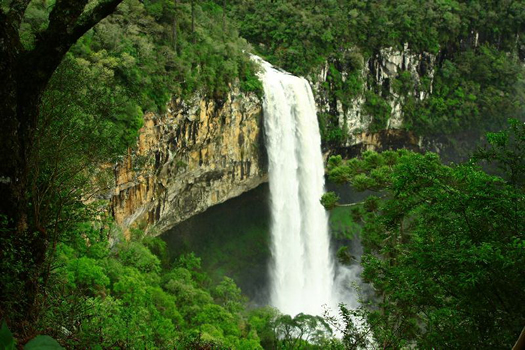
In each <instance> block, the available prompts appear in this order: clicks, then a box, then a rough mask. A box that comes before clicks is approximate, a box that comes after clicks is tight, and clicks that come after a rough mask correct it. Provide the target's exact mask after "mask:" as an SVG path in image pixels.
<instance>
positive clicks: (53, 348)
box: [24, 335, 64, 350]
mask: <svg viewBox="0 0 525 350" xmlns="http://www.w3.org/2000/svg"><path fill="white" fill-rule="evenodd" d="M59 349H64V348H63V347H61V346H60V344H58V342H57V341H56V340H55V339H53V338H51V337H50V336H49V335H38V336H36V337H35V338H33V339H32V340H31V341H29V343H27V344H26V346H25V347H24V350H59Z"/></svg>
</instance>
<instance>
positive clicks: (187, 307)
mask: <svg viewBox="0 0 525 350" xmlns="http://www.w3.org/2000/svg"><path fill="white" fill-rule="evenodd" d="M87 226H89V225H87V224H84V225H79V226H78V227H77V230H82V231H84V232H85V231H86V228H87ZM82 231H80V232H82ZM79 236H80V237H81V235H79V232H74V233H73V232H71V237H79ZM154 241H155V240H152V239H146V242H150V243H149V244H151V242H154ZM93 244H95V245H98V244H103V245H105V246H106V247H108V248H109V242H108V240H107V236H106V235H100V236H99V238H98V241H97V240H96V239H95V237H93V236H91V239H90V240H89V241H88V240H87V237H86V236H84V238H83V239H79V240H73V241H71V242H70V243H67V244H66V243H60V244H59V246H58V247H57V253H56V261H55V264H56V266H57V267H56V268H55V269H54V270H53V272H52V273H51V275H50V281H51V283H50V288H51V289H50V293H51V294H50V297H49V299H48V301H47V303H46V308H45V313H44V315H43V317H42V319H41V321H40V324H39V325H38V328H39V329H42V330H52V332H51V333H50V335H52V336H53V337H54V338H56V339H57V340H59V341H60V342H61V343H62V344H63V345H64V346H67V347H68V348H69V347H71V348H93V347H95V348H96V347H97V346H98V347H100V348H111V347H113V346H118V347H132V348H183V349H184V348H188V349H191V348H193V346H195V344H197V343H198V344H201V345H202V344H208V345H209V346H213V347H221V348H250V349H257V348H260V347H259V338H258V337H257V335H256V334H254V333H250V332H249V331H248V330H249V328H250V326H249V324H248V320H247V318H246V317H245V315H244V313H245V303H246V299H245V298H244V296H242V294H241V291H240V289H239V288H238V287H237V286H236V285H235V283H234V282H233V280H231V279H228V278H225V279H224V280H223V281H222V282H221V283H220V284H218V285H217V286H211V287H210V285H209V278H208V277H207V276H206V275H205V274H204V273H203V272H202V271H200V264H201V263H200V259H199V258H198V257H196V256H195V255H194V254H187V255H184V256H181V257H180V258H179V260H178V262H177V263H176V266H173V267H172V266H165V267H164V268H163V267H162V266H161V264H160V260H159V259H158V258H157V257H156V256H155V255H154V254H153V253H152V252H151V251H150V250H149V249H148V248H147V247H146V246H145V245H144V244H143V243H141V242H140V241H133V242H126V241H123V242H121V243H118V244H116V245H115V246H113V248H112V249H111V250H110V249H106V250H104V251H103V252H104V253H101V251H102V250H98V252H97V253H96V254H92V252H91V251H90V250H89V249H86V248H88V247H90V246H91V245H93ZM153 246H154V247H159V246H161V247H162V244H156V245H153ZM87 255H89V256H92V257H88V256H87ZM93 256H96V258H95V257H93ZM115 344H116V345H115Z"/></svg>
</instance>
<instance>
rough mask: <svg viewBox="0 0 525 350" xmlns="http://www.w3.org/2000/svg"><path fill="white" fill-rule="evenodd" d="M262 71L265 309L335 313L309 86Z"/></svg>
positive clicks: (321, 171)
mask: <svg viewBox="0 0 525 350" xmlns="http://www.w3.org/2000/svg"><path fill="white" fill-rule="evenodd" d="M254 59H256V60H257V61H258V62H259V63H260V64H261V66H262V72H261V73H260V77H261V79H262V82H263V87H264V92H265V98H264V118H265V119H264V122H265V123H264V127H265V134H266V148H267V151H268V158H269V178H270V181H269V182H270V196H271V204H270V205H271V214H272V225H271V232H272V258H273V261H272V266H271V271H270V274H271V276H270V277H271V290H270V304H271V305H272V306H275V307H277V308H278V309H279V310H280V311H281V312H283V313H285V314H290V315H292V316H294V315H296V314H298V313H301V312H302V313H307V314H311V315H322V313H323V306H324V305H326V306H329V307H332V308H334V307H336V306H337V302H336V293H335V292H334V262H333V259H332V254H331V252H330V237H329V232H328V215H327V213H326V211H325V209H324V208H323V206H322V205H321V204H320V202H319V200H320V199H321V196H322V195H323V193H324V165H323V159H322V154H321V137H320V134H319V126H318V123H317V113H316V109H315V102H314V97H313V94H312V90H311V88H310V85H309V84H308V82H307V81H306V79H304V78H299V77H296V76H293V75H291V74H288V73H286V72H282V71H279V70H277V69H275V68H274V67H272V66H271V65H270V64H269V63H267V62H264V61H262V60H261V59H259V58H254Z"/></svg>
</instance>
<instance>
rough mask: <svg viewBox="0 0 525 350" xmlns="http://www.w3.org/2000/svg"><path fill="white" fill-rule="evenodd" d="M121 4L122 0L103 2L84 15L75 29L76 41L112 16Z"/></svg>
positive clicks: (105, 0)
mask: <svg viewBox="0 0 525 350" xmlns="http://www.w3.org/2000/svg"><path fill="white" fill-rule="evenodd" d="M121 2H122V0H101V1H100V2H99V3H98V4H97V6H96V7H95V8H94V9H92V10H91V11H88V12H86V13H84V14H83V15H82V16H81V17H80V18H79V20H78V21H77V23H76V25H75V28H74V29H73V37H74V38H75V39H74V40H75V41H76V40H78V38H80V37H81V36H82V35H84V34H85V33H86V32H87V31H88V30H90V29H91V28H93V27H94V26H95V24H97V23H98V22H100V21H102V20H103V19H104V18H106V17H107V16H109V15H110V14H112V13H113V12H114V11H115V9H116V8H117V6H118V5H119V4H120V3H121Z"/></svg>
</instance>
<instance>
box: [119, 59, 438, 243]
mask: <svg viewBox="0 0 525 350" xmlns="http://www.w3.org/2000/svg"><path fill="white" fill-rule="evenodd" d="M434 61H435V58H434V57H433V56H431V55H421V54H419V55H415V54H412V53H410V51H409V50H405V51H402V52H400V51H394V50H392V49H385V50H382V51H381V52H379V53H378V54H377V55H374V56H372V57H371V58H369V59H368V60H367V61H366V62H362V69H361V70H360V72H359V74H360V75H361V78H362V80H363V82H364V84H363V86H362V91H361V93H360V94H358V95H357V96H354V97H353V98H352V99H351V102H350V104H348V102H347V103H346V104H344V103H343V102H342V101H341V100H340V98H339V97H338V94H337V93H335V92H334V91H333V89H332V86H331V85H330V84H329V82H330V69H329V66H330V64H334V62H327V63H326V64H325V65H324V66H323V67H321V69H320V70H319V73H318V74H317V76H315V77H314V78H313V79H312V77H310V78H309V80H310V81H311V85H312V87H313V91H314V95H315V99H316V105H317V109H318V112H319V113H320V114H322V113H327V114H331V115H332V116H334V117H335V118H336V119H337V122H338V123H339V126H340V127H341V128H342V129H344V130H345V132H346V135H345V139H344V142H342V143H339V144H331V145H327V146H326V147H325V151H326V152H327V153H333V154H341V155H344V156H346V157H352V156H356V155H358V154H359V153H360V152H362V151H364V150H379V151H380V150H385V149H395V148H400V147H405V148H411V149H415V150H417V149H421V148H426V149H429V148H430V149H433V150H436V149H435V147H434V146H435V145H430V143H427V144H426V145H423V143H424V141H423V140H422V139H421V138H420V137H416V136H415V135H414V134H412V133H410V132H407V131H404V130H402V128H401V127H402V123H403V115H402V104H403V101H404V98H405V96H406V95H402V94H399V93H397V92H396V91H395V89H393V87H392V83H391V82H392V81H393V80H394V79H396V78H398V77H399V75H400V74H401V73H402V72H409V74H410V75H411V76H412V77H413V78H414V80H415V81H416V82H420V81H421V77H423V76H425V77H430V79H431V78H432V76H433V68H432V67H433V64H434ZM335 64H341V62H335ZM343 65H344V64H343ZM340 68H341V67H339V69H340ZM343 68H344V67H343ZM342 70H343V71H344V69H342ZM343 79H346V77H345V75H344V72H343ZM430 85H431V84H430ZM378 86H380V87H381V88H382V89H383V90H384V94H385V95H386V96H387V99H386V101H387V103H388V104H389V106H390V110H391V113H390V116H389V118H388V121H387V124H386V128H384V129H382V130H379V131H377V130H376V131H374V132H372V131H371V130H370V125H371V124H370V123H371V120H372V116H371V115H369V114H367V112H366V108H364V103H365V98H364V97H363V96H364V95H365V93H366V91H368V90H372V89H374V87H378ZM417 86H418V85H417V84H416V89H414V91H409V92H408V94H412V95H413V96H416V97H417V98H420V99H423V98H425V91H424V90H423V89H421V90H419V89H417ZM262 118H263V112H262V102H261V100H260V98H259V97H257V96H256V95H255V94H242V93H240V92H239V91H238V90H235V89H233V90H232V91H231V93H230V94H229V95H228V96H227V97H226V98H225V99H224V100H222V101H218V100H215V99H209V98H205V97H202V96H199V95H196V96H195V97H194V98H193V99H192V100H190V101H181V100H173V101H171V102H170V103H169V105H168V111H167V112H166V113H164V114H154V113H148V114H146V115H145V116H144V126H143V128H142V129H141V131H140V135H139V140H138V142H137V146H136V147H135V148H134V149H133V150H130V152H129V154H128V155H127V156H126V157H125V159H124V160H123V161H122V162H120V163H119V164H118V165H117V166H116V168H115V179H116V186H115V190H114V193H113V195H112V200H111V201H112V203H111V207H112V211H113V215H114V217H115V219H116V221H117V223H118V224H119V225H120V226H122V227H123V228H124V229H125V230H126V231H129V228H132V227H141V228H147V229H148V231H149V232H150V233H151V234H160V233H162V232H164V231H166V230H168V229H170V228H171V227H173V226H174V225H176V224H177V223H179V222H182V221H184V220H186V219H188V218H190V217H192V216H194V215H196V214H198V213H201V212H203V211H205V210H206V209H207V208H209V207H211V206H213V205H215V204H218V203H222V202H224V201H226V200H228V199H230V198H233V197H236V196H238V195H240V194H241V193H243V192H246V191H249V190H251V189H253V188H255V187H256V186H258V185H259V184H261V183H262V182H264V181H267V172H266V162H267V160H266V153H265V152H266V151H265V146H264V137H263V129H262V125H263V124H262Z"/></svg>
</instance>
